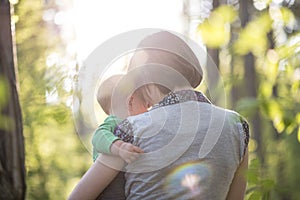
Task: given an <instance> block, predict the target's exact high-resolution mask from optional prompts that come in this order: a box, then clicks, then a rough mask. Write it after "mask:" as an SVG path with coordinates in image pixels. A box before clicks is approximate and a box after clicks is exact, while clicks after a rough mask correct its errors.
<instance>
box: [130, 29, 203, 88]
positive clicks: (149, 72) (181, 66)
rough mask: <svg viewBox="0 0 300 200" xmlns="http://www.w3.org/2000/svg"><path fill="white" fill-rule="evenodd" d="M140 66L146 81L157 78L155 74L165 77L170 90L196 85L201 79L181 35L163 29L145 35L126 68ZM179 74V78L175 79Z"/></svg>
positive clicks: (197, 66)
mask: <svg viewBox="0 0 300 200" xmlns="http://www.w3.org/2000/svg"><path fill="white" fill-rule="evenodd" d="M142 66H144V68H143V71H144V72H143V75H144V77H143V78H147V79H148V81H150V80H151V79H153V81H157V80H159V79H158V78H157V76H159V78H160V81H161V80H162V79H169V83H168V87H169V85H170V89H171V90H173V89H174V88H176V87H184V86H190V87H192V88H196V87H197V86H198V85H199V84H200V82H201V80H202V74H203V72H202V69H201V66H200V62H199V60H198V58H197V57H196V55H195V53H194V52H193V50H192V49H191V48H190V47H189V45H188V44H187V43H186V42H185V41H183V39H181V38H179V37H178V36H176V35H174V34H172V33H170V32H167V31H161V32H157V33H154V34H152V35H149V36H147V37H146V38H144V39H143V40H142V41H141V42H140V44H139V45H138V48H137V50H136V52H135V53H134V54H133V56H132V58H131V60H130V63H129V67H128V70H129V71H130V70H132V69H135V68H138V67H142ZM154 68H156V71H155V70H154ZM163 76H164V77H163ZM179 76H181V81H178V78H179ZM183 79H185V80H183Z"/></svg>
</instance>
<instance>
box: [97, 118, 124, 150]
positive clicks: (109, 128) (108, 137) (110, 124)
mask: <svg viewBox="0 0 300 200" xmlns="http://www.w3.org/2000/svg"><path fill="white" fill-rule="evenodd" d="M120 121H121V120H120V119H119V118H117V117H116V116H108V117H107V118H106V119H105V120H104V122H103V123H102V124H101V125H100V126H99V127H98V128H97V129H96V131H95V133H94V135H93V138H92V144H93V148H94V149H95V151H96V152H97V153H106V154H111V152H110V146H111V145H112V143H113V142H114V141H115V140H118V139H119V138H118V137H117V136H115V135H114V134H113V132H114V129H115V127H116V126H117V124H118V123H119V122H120Z"/></svg>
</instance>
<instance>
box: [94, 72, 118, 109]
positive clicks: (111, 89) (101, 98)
mask: <svg viewBox="0 0 300 200" xmlns="http://www.w3.org/2000/svg"><path fill="white" fill-rule="evenodd" d="M122 77H123V75H121V74H117V75H113V76H111V77H109V78H107V79H106V80H104V81H103V82H102V83H101V84H100V86H99V88H98V92H97V101H98V103H99V105H100V106H101V107H102V109H103V111H104V112H105V113H106V114H107V115H110V114H111V111H112V108H111V107H112V96H113V94H114V93H115V92H116V93H117V92H118V91H117V90H116V86H117V84H118V82H119V81H120V80H121V78H122Z"/></svg>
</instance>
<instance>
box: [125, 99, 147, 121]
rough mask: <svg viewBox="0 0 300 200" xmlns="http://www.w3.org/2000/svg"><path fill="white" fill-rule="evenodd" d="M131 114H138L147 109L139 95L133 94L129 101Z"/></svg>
mask: <svg viewBox="0 0 300 200" xmlns="http://www.w3.org/2000/svg"><path fill="white" fill-rule="evenodd" d="M128 110H129V115H130V116H132V115H138V114H142V113H144V112H146V111H147V106H146V105H145V103H144V102H143V101H142V100H141V99H140V98H139V97H138V96H137V95H132V96H131V97H130V102H129V109H128Z"/></svg>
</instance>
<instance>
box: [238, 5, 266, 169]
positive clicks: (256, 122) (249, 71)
mask: <svg viewBox="0 0 300 200" xmlns="http://www.w3.org/2000/svg"><path fill="white" fill-rule="evenodd" d="M251 5H252V1H249V0H242V1H240V9H239V15H240V20H241V26H242V27H245V26H246V25H247V23H248V22H249V16H251V14H250V12H249V9H250V8H251V7H252V6H251ZM244 69H245V79H244V80H245V86H246V90H247V92H246V95H247V96H248V97H251V98H256V97H257V85H258V84H257V81H258V80H257V77H256V72H255V60H254V56H253V54H252V53H248V54H247V55H246V56H244ZM260 120H261V117H260V113H259V110H257V112H256V113H255V115H254V116H253V117H252V119H250V121H251V122H252V123H251V124H252V131H251V133H252V137H253V138H254V139H255V140H256V142H257V149H256V152H257V156H258V158H259V159H260V161H261V163H262V164H263V163H264V156H263V155H264V153H263V148H262V147H263V145H262V138H261V123H260Z"/></svg>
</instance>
